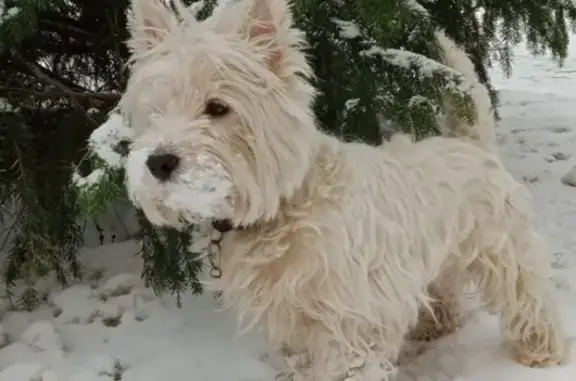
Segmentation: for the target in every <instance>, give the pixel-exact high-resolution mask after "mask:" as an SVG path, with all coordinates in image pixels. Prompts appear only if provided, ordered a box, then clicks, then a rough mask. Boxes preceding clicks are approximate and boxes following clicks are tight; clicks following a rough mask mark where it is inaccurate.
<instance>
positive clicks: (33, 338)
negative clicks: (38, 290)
mask: <svg viewBox="0 0 576 381" xmlns="http://www.w3.org/2000/svg"><path fill="white" fill-rule="evenodd" d="M573 51H574V53H576V47H575V48H574V49H573ZM493 75H494V81H495V83H496V84H498V88H499V89H500V90H501V91H502V93H501V95H502V102H503V105H502V109H501V113H502V118H503V119H502V122H501V126H500V129H499V143H500V149H501V152H502V154H503V156H504V159H505V162H506V165H507V166H508V168H509V169H510V170H511V171H512V173H513V174H514V175H515V176H516V177H517V178H518V179H521V180H523V181H525V182H526V183H527V184H528V186H529V187H530V189H531V190H532V192H533V194H534V199H535V204H536V209H537V211H538V214H539V216H540V224H541V228H542V231H543V232H544V233H545V234H546V236H547V237H548V239H549V242H550V248H551V251H550V255H551V256H550V260H551V261H552V263H553V264H554V267H555V269H556V273H555V281H556V283H557V286H558V290H559V298H560V299H561V301H562V306H563V307H562V315H563V317H564V320H565V324H566V327H567V331H568V332H567V333H568V334H569V335H570V336H576V188H573V187H569V186H566V185H563V184H561V181H560V179H561V178H562V176H563V175H564V174H566V173H567V172H568V171H569V170H570V169H571V168H572V166H573V165H576V157H572V155H573V154H574V153H575V152H574V148H575V147H576V54H574V57H572V58H571V59H569V60H568V61H567V62H566V66H565V68H564V69H558V68H557V67H556V66H555V65H554V64H553V63H552V62H550V61H549V60H548V59H547V58H534V57H530V56H529V55H528V54H527V53H526V51H525V50H523V49H519V50H518V54H517V60H516V65H515V72H514V77H513V78H512V79H505V78H503V77H502V75H501V74H500V73H499V72H498V71H496V70H495V71H494V73H493ZM137 251H138V249H137V247H136V245H135V244H134V243H133V242H131V241H127V242H122V243H116V244H112V245H108V246H103V247H100V248H97V249H86V250H85V251H84V252H83V254H82V261H83V262H84V264H85V265H86V266H87V267H88V268H90V269H91V270H92V272H93V276H91V277H90V278H91V280H90V281H89V282H87V283H86V284H78V285H74V286H72V287H70V288H68V289H65V290H61V289H59V288H58V287H56V286H55V285H54V283H53V282H51V281H46V282H44V284H43V286H42V287H43V289H44V292H45V294H46V300H47V302H46V304H44V305H43V306H42V307H41V308H39V309H38V310H37V311H35V312H33V313H22V312H10V311H8V310H7V304H5V305H3V306H0V309H1V311H0V317H2V323H1V332H0V347H2V348H1V349H0V381H107V380H123V381H264V380H266V381H271V380H273V377H274V374H273V371H272V369H271V368H270V367H269V366H268V365H267V364H266V362H265V360H264V354H263V353H264V346H263V340H262V335H261V334H260V333H258V332H253V333H250V334H246V335H242V336H239V335H237V334H236V326H235V320H234V317H233V316H230V315H228V314H227V313H218V312H216V310H217V308H218V304H217V302H216V301H215V300H214V299H213V298H212V296H211V295H209V294H207V295H204V296H202V297H200V298H196V297H194V296H190V295H188V296H185V297H184V298H183V300H182V302H183V308H182V309H178V308H177V307H176V306H175V300H174V298H173V297H170V296H165V297H162V298H159V297H156V296H154V295H153V294H152V293H151V292H150V291H149V290H146V289H145V288H144V287H143V285H142V282H141V281H140V279H139V277H138V275H139V273H140V261H139V258H138V257H137V256H136V255H135V254H136V253H137ZM499 345H500V336H499V329H498V323H497V320H496V319H495V318H494V317H491V316H488V315H486V314H485V313H483V312H480V311H479V312H475V313H474V314H473V316H472V318H471V319H470V321H469V322H468V323H467V324H466V326H465V327H464V328H463V329H462V330H461V331H459V332H458V333H456V334H454V335H452V336H451V337H448V338H445V339H443V340H441V341H440V342H438V343H437V344H436V345H435V347H433V348H432V349H431V350H429V351H428V352H426V353H425V354H424V355H422V356H420V357H419V358H417V359H415V360H414V361H413V362H412V363H410V364H409V365H408V366H407V367H406V368H405V369H402V370H401V373H400V380H402V381H410V380H416V379H417V380H422V381H428V380H430V381H437V380H438V381H439V380H459V381H485V380H488V379H490V380H494V381H508V380H514V379H518V380H523V381H574V380H575V379H576V360H575V359H574V357H575V355H576V354H574V353H573V354H572V360H571V361H570V362H569V363H568V364H566V365H564V366H561V367H558V368H553V369H546V370H539V369H529V368H525V367H522V366H520V365H517V364H515V363H514V362H512V361H511V360H509V359H508V358H507V357H506V355H505V354H504V353H503V352H502V350H501V349H500V346H499Z"/></svg>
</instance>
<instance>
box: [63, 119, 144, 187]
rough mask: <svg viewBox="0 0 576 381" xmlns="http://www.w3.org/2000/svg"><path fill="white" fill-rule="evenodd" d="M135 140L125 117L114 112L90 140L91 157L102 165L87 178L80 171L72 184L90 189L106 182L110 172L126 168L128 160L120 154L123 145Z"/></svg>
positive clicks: (75, 175) (73, 177)
mask: <svg viewBox="0 0 576 381" xmlns="http://www.w3.org/2000/svg"><path fill="white" fill-rule="evenodd" d="M133 138H134V130H133V129H132V128H130V127H129V126H128V125H127V124H126V122H125V120H124V118H123V116H122V115H121V114H119V113H117V112H113V113H111V114H110V116H109V117H108V120H106V122H104V123H103V124H102V125H100V127H98V128H96V129H95V130H94V131H93V132H92V134H91V135H90V137H89V138H88V149H89V152H90V154H89V155H90V156H91V157H95V158H96V160H97V162H98V163H100V168H95V169H94V170H93V171H92V172H91V173H90V174H88V175H87V176H82V175H80V173H79V172H78V170H76V171H74V174H73V175H72V183H73V184H75V185H76V186H77V187H78V188H90V187H92V186H96V185H99V184H100V182H102V181H104V179H105V178H106V175H107V174H108V173H109V171H115V170H119V169H122V168H124V165H125V161H126V158H125V157H124V156H123V155H122V153H121V152H119V151H120V150H119V148H120V146H121V144H122V143H124V142H127V143H130V142H131V141H132V140H133Z"/></svg>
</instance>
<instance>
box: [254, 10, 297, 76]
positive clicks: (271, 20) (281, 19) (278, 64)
mask: <svg viewBox="0 0 576 381" xmlns="http://www.w3.org/2000/svg"><path fill="white" fill-rule="evenodd" d="M249 1H251V2H252V4H251V7H250V10H249V11H248V20H246V24H245V28H246V29H245V32H246V33H247V35H248V39H249V40H250V41H252V42H253V43H255V44H256V45H257V46H259V47H260V48H262V49H263V52H264V54H265V59H266V62H267V64H268V66H269V68H270V70H272V71H273V72H275V73H276V74H280V72H281V71H282V65H283V63H284V60H285V58H286V54H287V53H288V49H289V48H290V31H291V27H292V15H291V13H290V9H289V7H288V4H287V1H286V0H249Z"/></svg>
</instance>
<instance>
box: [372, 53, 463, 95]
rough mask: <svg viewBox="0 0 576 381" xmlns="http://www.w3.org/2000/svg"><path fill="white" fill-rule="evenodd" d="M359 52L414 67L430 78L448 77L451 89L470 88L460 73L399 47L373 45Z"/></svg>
mask: <svg viewBox="0 0 576 381" xmlns="http://www.w3.org/2000/svg"><path fill="white" fill-rule="evenodd" d="M361 54H362V55H365V56H380V57H381V58H382V59H383V60H384V61H386V62H388V63H389V64H392V65H395V66H399V67H401V68H404V69H416V70H417V71H418V73H420V74H421V75H423V76H425V77H429V78H432V77H433V76H434V75H438V74H441V75H443V76H445V77H450V79H452V81H450V84H449V86H448V87H449V88H451V90H455V91H459V92H462V93H468V92H469V91H470V89H471V84H470V83H469V82H468V81H466V79H465V78H464V76H463V75H462V73H460V72H459V71H457V70H454V69H453V68H451V67H449V66H446V65H444V64H443V63H440V62H438V61H436V60H433V59H431V58H428V57H426V56H423V55H422V54H418V53H414V52H409V51H407V50H400V49H383V48H381V47H378V46H375V45H373V46H372V47H370V48H368V49H367V50H364V51H362V52H361ZM447 79H448V78H447Z"/></svg>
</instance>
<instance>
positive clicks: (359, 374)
mask: <svg viewBox="0 0 576 381" xmlns="http://www.w3.org/2000/svg"><path fill="white" fill-rule="evenodd" d="M309 358H310V363H309V367H308V368H307V370H306V372H304V373H300V374H302V375H304V380H306V381H327V380H330V381H393V380H394V379H395V376H396V367H395V366H394V364H393V362H392V361H390V359H389V357H388V356H387V355H386V354H384V353H381V352H377V351H373V352H372V351H371V352H369V353H366V354H363V355H358V354H353V353H352V351H350V348H349V347H348V346H346V345H345V344H339V343H336V342H334V341H332V342H330V341H327V342H326V345H323V346H320V347H316V348H315V350H313V351H311V352H310V355H309Z"/></svg>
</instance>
